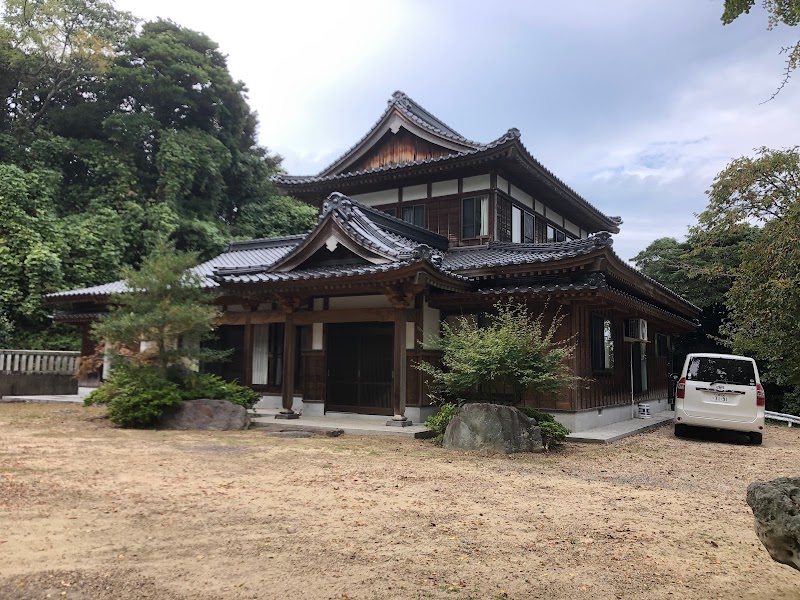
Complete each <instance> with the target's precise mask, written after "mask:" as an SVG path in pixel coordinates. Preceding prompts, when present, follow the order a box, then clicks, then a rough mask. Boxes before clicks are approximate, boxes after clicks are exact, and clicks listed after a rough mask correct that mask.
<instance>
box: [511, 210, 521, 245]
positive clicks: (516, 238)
mask: <svg viewBox="0 0 800 600" xmlns="http://www.w3.org/2000/svg"><path fill="white" fill-rule="evenodd" d="M511 241H512V242H514V243H518V242H521V241H522V210H520V209H519V208H517V207H516V206H512V207H511Z"/></svg>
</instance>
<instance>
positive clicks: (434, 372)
mask: <svg viewBox="0 0 800 600" xmlns="http://www.w3.org/2000/svg"><path fill="white" fill-rule="evenodd" d="M494 308H495V313H494V314H492V313H489V314H486V315H485V316H486V321H487V322H486V325H485V326H480V325H479V324H478V322H477V320H476V319H468V318H465V317H461V318H459V319H458V321H457V323H456V324H452V325H451V324H449V323H444V324H443V326H442V327H443V328H442V336H441V339H439V340H437V341H435V344H434V345H435V346H436V347H438V348H439V349H441V350H442V368H440V367H438V366H436V365H433V364H431V363H428V362H424V361H422V362H419V363H416V364H415V365H414V366H415V367H416V368H417V369H419V370H420V371H422V372H423V373H425V374H427V375H428V376H429V377H430V385H431V387H432V389H433V390H434V393H435V394H436V395H445V396H446V397H449V398H456V397H459V396H460V395H464V394H470V395H475V394H478V395H481V396H486V397H487V399H488V401H490V402H493V401H497V400H502V399H504V398H506V397H508V396H509V395H510V396H511V397H512V399H513V401H514V403H515V404H519V403H520V402H521V401H522V398H523V396H524V394H525V393H526V392H556V391H558V390H560V389H562V388H565V387H568V386H569V385H571V384H572V383H574V382H575V381H576V379H577V377H575V375H574V374H573V373H572V371H571V369H570V367H569V365H568V359H569V358H570V357H571V356H572V353H573V351H574V345H573V342H574V338H570V339H568V340H565V341H557V340H556V338H555V334H556V330H557V329H558V328H559V326H560V325H561V323H562V321H563V316H562V315H560V314H559V313H556V315H555V316H554V317H553V318H552V319H550V322H549V325H548V326H546V325H545V317H544V314H539V315H537V316H533V315H531V314H530V313H529V312H528V309H527V308H526V307H525V306H524V305H515V304H509V303H502V302H498V303H497V304H495V307H494Z"/></svg>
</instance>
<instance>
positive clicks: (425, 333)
mask: <svg viewBox="0 0 800 600" xmlns="http://www.w3.org/2000/svg"><path fill="white" fill-rule="evenodd" d="M441 320H442V313H441V311H440V310H439V309H438V308H431V307H430V306H428V299H427V298H426V299H425V300H424V301H423V303H422V347H423V348H430V347H431V342H433V341H434V340H438V339H439V328H440V324H441Z"/></svg>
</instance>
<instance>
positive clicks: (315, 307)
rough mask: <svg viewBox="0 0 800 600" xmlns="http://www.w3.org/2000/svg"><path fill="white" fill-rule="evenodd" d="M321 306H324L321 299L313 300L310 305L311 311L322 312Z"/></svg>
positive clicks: (323, 301)
mask: <svg viewBox="0 0 800 600" xmlns="http://www.w3.org/2000/svg"><path fill="white" fill-rule="evenodd" d="M323 306H325V300H324V299H323V298H314V300H313V302H312V303H311V307H312V309H313V310H322V307H323Z"/></svg>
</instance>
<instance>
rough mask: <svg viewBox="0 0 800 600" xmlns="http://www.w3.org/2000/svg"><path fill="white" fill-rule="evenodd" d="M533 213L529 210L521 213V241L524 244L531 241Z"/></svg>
mask: <svg viewBox="0 0 800 600" xmlns="http://www.w3.org/2000/svg"><path fill="white" fill-rule="evenodd" d="M533 235H534V234H533V215H532V214H531V213H529V212H524V213H522V241H523V242H525V243H526V244H532V243H533V241H534V240H533Z"/></svg>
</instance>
